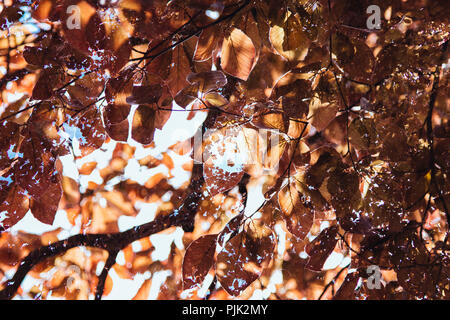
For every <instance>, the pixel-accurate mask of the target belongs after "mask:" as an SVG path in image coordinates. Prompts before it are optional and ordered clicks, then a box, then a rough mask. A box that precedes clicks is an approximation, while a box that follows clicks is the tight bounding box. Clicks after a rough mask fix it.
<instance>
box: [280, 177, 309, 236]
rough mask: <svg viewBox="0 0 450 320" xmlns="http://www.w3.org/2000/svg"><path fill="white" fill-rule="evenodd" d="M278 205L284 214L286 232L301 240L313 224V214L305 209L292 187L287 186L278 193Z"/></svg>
mask: <svg viewBox="0 0 450 320" xmlns="http://www.w3.org/2000/svg"><path fill="white" fill-rule="evenodd" d="M278 204H279V206H280V208H281V211H282V212H283V214H284V220H285V222H286V227H287V228H288V230H289V231H290V232H291V233H292V234H293V235H294V236H295V237H296V238H298V239H300V240H303V239H304V238H305V237H306V235H307V234H308V232H309V230H310V229H311V227H312V225H313V222H314V212H312V211H311V210H310V209H309V208H306V207H305V206H304V204H303V203H302V201H301V198H300V195H299V193H298V191H297V190H296V189H295V186H294V185H292V184H291V185H288V186H286V187H284V188H283V189H282V190H280V191H279V192H278Z"/></svg>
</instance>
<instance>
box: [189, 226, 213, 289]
mask: <svg viewBox="0 0 450 320" xmlns="http://www.w3.org/2000/svg"><path fill="white" fill-rule="evenodd" d="M217 236H218V235H217V234H209V235H206V236H202V237H200V238H198V239H196V240H194V241H193V242H192V243H191V244H190V245H189V247H188V248H187V249H186V254H185V255H184V259H183V289H184V290H187V289H192V288H193V287H196V286H200V285H201V284H202V282H203V280H204V279H205V277H206V275H207V274H208V272H209V270H210V269H211V267H212V265H213V264H214V253H215V252H216V243H217Z"/></svg>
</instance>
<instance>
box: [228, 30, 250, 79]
mask: <svg viewBox="0 0 450 320" xmlns="http://www.w3.org/2000/svg"><path fill="white" fill-rule="evenodd" d="M255 59H256V49H255V46H254V45H253V42H252V40H251V39H250V38H249V37H248V36H247V35H246V34H245V33H244V32H242V31H241V30H239V29H237V28H234V29H233V31H232V32H231V34H230V35H229V36H227V37H225V39H224V40H223V44H222V60H221V67H222V69H223V71H225V72H226V73H228V74H230V75H232V76H234V77H236V78H239V79H241V80H244V81H245V80H247V78H248V76H249V75H250V72H251V71H252V69H253V67H254V63H255Z"/></svg>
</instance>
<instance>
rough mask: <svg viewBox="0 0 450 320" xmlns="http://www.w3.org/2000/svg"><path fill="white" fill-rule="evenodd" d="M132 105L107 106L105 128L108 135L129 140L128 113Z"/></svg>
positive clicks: (119, 139)
mask: <svg viewBox="0 0 450 320" xmlns="http://www.w3.org/2000/svg"><path fill="white" fill-rule="evenodd" d="M129 113H130V106H129V105H127V104H125V105H123V104H122V105H117V104H109V105H107V106H106V107H105V111H104V113H103V116H104V121H105V129H106V132H107V133H108V135H109V136H110V137H111V138H112V139H114V140H117V141H127V139H128V128H129V121H128V118H127V117H128V114H129Z"/></svg>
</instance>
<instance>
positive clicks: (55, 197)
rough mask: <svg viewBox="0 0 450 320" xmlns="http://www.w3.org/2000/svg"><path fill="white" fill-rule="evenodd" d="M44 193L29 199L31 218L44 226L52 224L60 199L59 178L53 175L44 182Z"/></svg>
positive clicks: (57, 175) (56, 174) (55, 174)
mask: <svg viewBox="0 0 450 320" xmlns="http://www.w3.org/2000/svg"><path fill="white" fill-rule="evenodd" d="M45 186H46V187H45V192H41V193H40V194H35V195H33V196H32V197H31V201H30V209H31V213H33V216H34V217H35V218H36V219H38V220H39V221H41V222H43V223H46V224H50V225H51V224H53V221H54V219H55V214H56V211H57V210H58V205H59V201H60V200H61V197H62V187H61V178H60V176H59V174H58V173H56V172H55V173H54V174H53V175H52V176H50V177H48V179H47V180H46V181H45Z"/></svg>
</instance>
